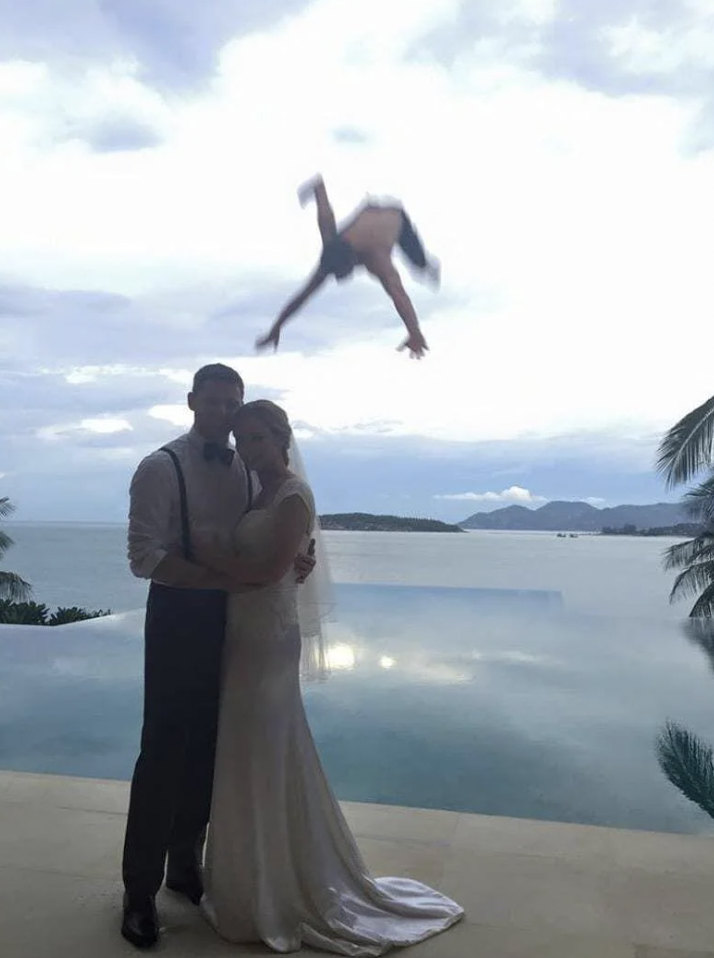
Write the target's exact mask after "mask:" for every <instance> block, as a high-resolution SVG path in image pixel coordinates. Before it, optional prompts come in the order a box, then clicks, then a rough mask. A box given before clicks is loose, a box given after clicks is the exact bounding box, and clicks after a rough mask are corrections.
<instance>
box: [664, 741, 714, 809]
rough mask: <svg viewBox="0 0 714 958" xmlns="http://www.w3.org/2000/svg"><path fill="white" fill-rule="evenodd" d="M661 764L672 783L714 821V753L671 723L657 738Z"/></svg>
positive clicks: (709, 747)
mask: <svg viewBox="0 0 714 958" xmlns="http://www.w3.org/2000/svg"><path fill="white" fill-rule="evenodd" d="M656 749H657V760H658V762H659V765H660V768H661V769H662V771H663V772H664V774H665V775H666V776H667V778H668V779H669V780H670V782H671V783H672V784H673V785H674V786H675V787H676V788H678V789H679V790H680V792H681V793H682V794H683V795H684V796H685V797H686V798H688V799H689V801H690V802H694V804H695V805H698V806H699V808H701V809H702V811H704V812H706V813H707V815H710V816H711V817H712V818H714V752H713V751H712V748H711V746H709V745H705V744H704V742H702V741H701V740H700V739H698V738H697V736H696V735H694V734H693V733H692V732H689V731H687V729H685V728H682V727H681V726H679V725H677V724H675V723H674V722H667V724H666V725H665V728H664V730H663V731H662V732H661V733H660V734H659V736H658V737H657V743H656Z"/></svg>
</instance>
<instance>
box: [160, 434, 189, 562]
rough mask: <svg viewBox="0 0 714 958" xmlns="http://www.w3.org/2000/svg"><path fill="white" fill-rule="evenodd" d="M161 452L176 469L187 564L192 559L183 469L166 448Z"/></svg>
mask: <svg viewBox="0 0 714 958" xmlns="http://www.w3.org/2000/svg"><path fill="white" fill-rule="evenodd" d="M161 450H162V452H167V453H168V454H169V455H170V456H171V459H172V460H173V464H174V468H175V469H176V478H177V479H178V488H179V502H180V506H181V542H182V543H183V557H184V559H185V560H186V561H187V562H191V561H192V559H193V549H192V548H191V532H190V530H189V525H188V504H187V502H186V480H185V479H184V476H183V469H182V468H181V463H180V462H179V461H178V456H177V455H176V453H175V452H174V451H173V449H169V447H168V446H162V447H161Z"/></svg>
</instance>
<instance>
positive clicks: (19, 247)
mask: <svg viewBox="0 0 714 958" xmlns="http://www.w3.org/2000/svg"><path fill="white" fill-rule="evenodd" d="M31 6H32V10H30V7H29V6H28V5H27V4H26V5H24V6H23V5H17V4H9V3H7V2H6V0H0V25H1V26H2V28H3V29H2V30H0V57H2V56H3V55H5V56H6V57H12V59H6V60H5V62H0V135H1V136H2V140H3V151H2V154H0V204H1V205H2V209H3V230H2V233H1V234H0V262H1V263H2V272H1V273H0V317H2V320H1V321H0V468H2V470H3V471H4V472H6V473H10V472H12V480H13V487H14V490H16V494H17V495H19V496H20V497H21V498H23V500H25V501H26V502H27V503H28V508H29V507H30V506H31V507H32V509H33V510H36V511H37V514H39V510H45V509H49V508H50V506H52V508H54V509H55V510H60V511H63V514H69V512H68V510H69V511H71V510H72V509H81V508H83V507H84V505H85V504H87V508H89V507H90V506H91V508H92V509H94V510H99V511H100V512H101V510H102V509H104V510H106V511H107V512H110V511H112V510H115V511H114V512H113V513H112V514H116V508H118V507H116V506H115V505H114V504H113V500H112V498H111V497H112V496H117V497H119V499H118V501H121V502H123V499H122V497H124V496H125V491H126V482H127V481H128V476H129V474H130V470H131V468H132V464H135V463H136V461H137V460H138V458H139V457H140V456H141V455H143V454H144V452H146V451H148V450H149V449H151V448H152V446H153V445H157V444H160V443H161V442H163V441H165V440H166V439H168V438H170V436H171V435H172V434H173V433H174V432H175V431H176V430H177V429H179V428H181V427H182V425H183V424H184V423H185V422H186V420H187V412H186V408H185V393H186V391H187V388H188V384H189V383H190V378H191V374H192V372H193V370H194V369H195V368H197V367H198V366H199V365H201V364H202V363H203V362H207V361H214V360H216V359H221V360H223V361H226V362H229V363H232V364H234V365H236V366H237V368H239V370H240V371H241V373H242V374H243V375H244V377H245V378H246V381H247V383H248V386H249V395H251V396H258V395H266V396H270V397H272V398H274V399H275V400H276V401H279V402H281V403H283V404H284V405H285V406H286V408H287V409H288V411H289V413H290V415H291V417H292V418H293V420H294V421H295V422H296V423H299V424H300V426H299V428H300V430H301V435H302V436H304V443H305V446H306V458H309V459H310V461H311V463H313V467H314V469H315V472H316V483H317V484H318V485H319V488H320V494H321V496H322V497H323V498H324V508H325V509H329V510H331V511H344V510H346V509H348V507H350V506H352V507H353V508H368V507H370V505H371V506H372V507H373V508H376V507H377V506H380V509H381V511H384V509H385V508H387V507H388V506H391V507H392V508H393V509H396V508H397V507H398V506H399V505H400V504H401V505H402V506H403V504H404V502H405V501H408V502H409V507H410V509H419V510H421V511H422V512H423V513H425V514H428V513H429V511H430V510H432V509H434V508H438V509H439V510H441V512H442V515H443V516H444V517H445V518H448V517H449V516H451V515H453V516H454V517H455V518H461V516H459V515H458V514H456V510H457V509H459V508H460V504H461V507H463V502H464V500H458V499H445V498H442V499H438V500H437V499H435V498H434V497H435V496H437V495H442V492H441V490H444V489H447V490H449V489H454V490H477V491H476V492H475V493H474V495H484V496H485V495H487V493H485V492H479V491H478V490H498V489H501V488H502V487H504V486H506V485H507V484H509V483H511V482H517V483H519V484H520V485H519V488H524V489H528V490H532V489H537V490H538V491H539V494H542V495H543V496H544V497H547V498H548V499H554V498H577V497H578V494H579V493H580V491H581V490H582V489H587V490H588V491H589V492H592V493H593V494H594V495H595V497H596V498H598V499H599V498H602V499H606V500H607V501H608V502H613V501H621V500H622V498H623V497H625V498H626V499H629V500H630V501H641V499H642V497H646V498H653V497H655V496H658V495H659V494H660V488H661V487H660V485H659V484H658V479H657V477H656V476H654V474H653V472H652V464H653V459H654V451H655V449H656V445H657V441H658V437H659V435H661V433H662V431H663V430H664V429H665V428H667V427H668V426H670V425H671V424H672V422H674V421H675V420H676V419H678V418H679V417H680V416H681V415H682V414H683V413H684V412H686V411H687V409H689V408H692V407H694V406H696V405H698V404H699V403H700V402H701V401H702V400H703V399H705V398H706V389H704V392H702V389H703V387H702V386H701V381H700V380H698V379H697V378H696V377H692V375H691V349H692V343H693V342H694V343H698V342H700V341H706V336H707V335H708V330H709V325H710V316H711V313H712V309H714V292H713V291H712V288H711V283H710V266H709V262H708V259H707V250H708V224H709V223H710V222H711V221H712V218H713V217H714V195H713V194H712V192H711V190H710V189H709V184H710V182H711V179H712V175H714V155H713V154H712V153H710V152H706V136H707V135H708V134H707V133H706V123H702V124H700V126H701V130H702V138H701V142H699V145H698V146H697V147H696V148H697V149H698V150H699V153H698V154H697V155H694V152H693V151H694V147H693V146H692V142H691V137H692V130H693V129H694V127H693V123H695V120H696V118H697V117H699V116H700V115H701V116H703V115H704V114H702V113H701V111H703V110H706V109H707V102H708V101H707V100H706V97H702V96H700V95H699V93H698V92H697V85H699V86H700V87H701V88H702V89H703V88H706V89H707V90H708V89H714V85H712V84H711V83H707V84H702V80H703V78H705V77H706V76H709V73H708V71H709V70H710V63H709V59H708V56H709V55H708V52H707V49H706V46H705V45H704V46H702V45H701V43H700V41H699V40H697V37H696V31H695V32H692V29H690V27H691V25H692V24H693V25H694V27H696V28H697V30H700V31H701V30H702V28H703V26H704V25H705V19H706V15H707V10H708V8H705V7H703V6H702V7H697V6H696V5H695V4H694V3H693V2H689V3H688V4H687V5H682V6H681V8H680V7H678V6H676V5H670V7H665V6H663V5H652V4H651V3H645V2H644V0H641V2H639V0H638V2H636V0H624V2H623V4H620V5H617V4H615V3H614V0H603V3H601V4H573V3H571V2H569V0H561V2H559V3H555V2H550V0H507V2H506V0H504V2H501V0H498V2H497V0H490V2H484V3H479V4H473V3H459V2H457V0H448V2H445V3H441V4H438V3H436V2H435V0H415V2H414V3H412V4H409V5H405V4H399V5H389V4H384V3H377V2H376V0H366V6H362V7H360V9H359V10H358V9H357V7H356V6H355V5H354V4H353V3H352V2H351V0H315V2H313V3H311V4H309V5H307V4H304V3H287V2H286V3H278V4H277V5H275V4H263V5H259V4H255V5H254V6H251V5H249V4H243V3H241V4H238V3H237V0H236V2H233V0H220V2H219V0H216V2H213V0H207V2H206V3H205V4H204V5H202V6H201V7H200V8H199V7H197V6H196V5H195V4H193V5H190V4H189V3H188V0H176V2H173V0H171V2H169V0H156V2H155V3H152V4H148V5H147V4H146V3H144V2H143V0H127V2H122V3H119V0H109V2H107V3H101V4H100V3H98V2H94V0H69V3H68V4H65V5H64V6H63V8H62V10H61V11H60V12H58V10H59V8H58V7H57V5H56V4H54V3H49V2H48V0H40V2H38V3H34V4H32V5H31ZM70 25H71V27H72V29H71V30H70ZM326 37H329V43H328V42H326V40H325V38H326ZM697 44H699V46H698V45H697ZM278 67H279V69H278ZM285 77H288V78H289V82H286V80H285ZM326 77H329V83H327V82H326V79H325V78H326ZM713 115H714V114H713ZM318 169H319V170H322V172H323V173H324V174H325V177H326V181H327V184H328V189H329V192H330V196H331V198H332V200H333V203H334V205H335V209H336V213H337V216H338V218H340V219H342V218H343V217H345V216H347V215H348V214H349V212H350V210H352V209H353V208H354V206H355V205H356V204H357V203H359V202H360V201H361V200H362V198H363V197H364V195H365V193H366V192H370V193H373V194H377V195H390V194H391V195H393V196H397V197H400V198H401V199H402V200H403V201H404V203H405V205H406V207H407V209H408V210H409V212H410V214H411V215H412V217H413V219H414V222H415V224H416V226H417V228H418V230H419V232H420V233H421V235H422V236H423V237H424V240H425V242H426V244H427V246H428V247H429V249H430V250H431V251H433V252H434V253H435V254H436V255H438V256H439V258H440V259H441V261H442V264H443V285H442V288H441V290H440V291H439V292H438V294H437V293H435V292H434V291H433V290H431V289H429V288H428V287H424V286H421V285H419V284H417V283H416V282H414V280H413V277H412V276H410V275H408V274H407V273H406V271H405V285H406V286H407V288H408V290H409V292H410V295H411V296H412V297H413V300H414V303H415V307H416V309H417V311H418V313H419V316H420V318H421V320H422V322H423V326H424V330H425V334H426V337H427V340H428V341H429V344H430V346H431V350H430V353H429V356H428V358H427V359H426V360H425V361H424V362H422V363H410V362H409V361H408V360H407V358H406V357H405V356H404V354H400V353H397V352H396V350H395V347H396V346H397V344H398V343H399V342H400V341H401V340H402V339H403V336H404V330H403V326H402V324H401V322H400V320H399V318H398V316H397V315H396V313H395V310H394V309H393V307H392V305H391V304H390V303H389V301H388V300H387V298H386V297H385V295H384V293H383V291H382V290H381V289H380V288H379V287H378V285H377V284H375V283H371V282H369V281H368V279H366V278H364V277H360V278H357V279H355V280H354V282H352V283H351V284H348V285H344V286H342V285H339V286H337V285H332V286H330V287H329V288H327V289H325V290H324V291H323V292H322V293H321V294H320V295H319V296H318V297H317V298H316V299H314V300H313V301H311V302H310V304H308V306H307V307H306V308H305V310H304V311H303V312H302V313H301V314H300V315H299V316H298V317H296V319H295V320H294V322H292V323H290V324H289V325H288V326H287V327H286V329H285V332H284V335H283V340H282V343H281V349H280V352H279V353H278V354H277V355H270V356H266V355H260V356H258V355H256V354H255V352H254V348H253V343H254V340H255V338H256V336H257V335H258V334H259V333H261V332H263V331H264V330H265V329H266V328H267V326H268V324H270V323H271V322H272V321H273V319H274V318H275V316H276V314H277V313H278V311H279V309H280V308H281V306H282V305H283V303H284V302H285V301H286V300H287V299H288V298H289V297H290V296H291V295H293V293H294V292H295V290H296V289H297V288H299V286H300V284H301V283H302V282H304V280H305V278H306V276H307V275H308V274H309V272H310V271H311V270H312V268H313V267H314V265H315V262H316V259H317V256H318V253H319V237H318V233H317V228H316V222H315V213H314V209H313V208H312V207H310V208H308V209H306V210H302V209H300V207H299V205H298V204H297V202H296V197H295V188H296V186H297V184H298V183H299V182H300V181H301V180H303V179H304V178H305V177H306V176H307V175H309V174H311V173H312V172H314V171H316V170H318ZM673 317H676V318H677V321H681V318H682V317H686V324H687V336H686V337H684V336H678V335H667V336H665V335H655V334H654V333H653V332H652V331H653V330H657V329H670V330H671V329H672V328H673V327H672V322H673ZM663 380H665V381H666V383H667V388H666V389H663V388H662V382H663ZM112 421H114V422H115V423H121V424H126V426H122V428H118V429H116V430H115V431H111V432H109V431H104V432H101V431H98V429H97V423H106V424H110V423H111V422H112ZM87 423H89V424H94V427H92V426H91V425H90V426H89V427H88V426H87ZM99 428H101V429H105V430H108V429H110V425H105V426H101V427H99ZM38 436H39V437H40V438H38ZM38 448H39V454H38ZM383 470H387V471H386V472H384V471H383ZM385 475H386V476H387V477H388V479H387V480H385V478H384V477H385ZM506 476H507V477H508V478H505V477H506ZM90 487H91V488H90ZM48 489H51V490H52V492H51V494H49V493H48V492H47V490H48ZM505 491H506V492H507V491H508V490H505ZM503 494H504V493H503V492H501V493H499V492H492V493H490V495H494V496H497V497H498V496H502V495H503ZM383 496H388V497H389V498H388V499H387V500H385V499H383V498H380V497H383ZM406 497H408V499H407V498H406ZM477 501H478V500H477ZM483 501H484V502H485V503H486V504H488V502H489V501H493V500H486V499H485V500H483ZM497 501H518V500H500V499H499V500H497ZM75 504H76V505H75ZM122 508H123V506H122ZM452 510H453V512H452ZM95 514H96V513H95Z"/></svg>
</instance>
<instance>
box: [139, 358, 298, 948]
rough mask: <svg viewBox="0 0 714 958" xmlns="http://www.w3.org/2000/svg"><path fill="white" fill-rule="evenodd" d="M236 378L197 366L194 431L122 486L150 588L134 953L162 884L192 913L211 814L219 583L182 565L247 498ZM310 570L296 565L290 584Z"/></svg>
mask: <svg viewBox="0 0 714 958" xmlns="http://www.w3.org/2000/svg"><path fill="white" fill-rule="evenodd" d="M243 393H244V387H243V381H242V379H241V377H240V376H239V375H238V373H237V372H236V371H235V370H234V369H231V368H230V367H229V366H224V365H223V364H222V363H213V364H211V365H209V366H203V367H202V368H201V369H199V370H198V372H197V373H196V374H195V376H194V379H193V387H192V389H191V392H190V393H189V394H188V406H189V409H191V411H192V412H193V426H192V428H191V429H190V431H189V432H188V433H186V435H184V436H181V437H179V438H178V439H175V440H174V441H173V442H170V443H168V444H167V445H166V446H163V447H162V448H161V449H158V450H157V451H156V452H153V453H151V454H150V455H149V456H147V457H146V458H145V459H144V460H142V462H141V463H140V464H139V467H138V468H137V470H136V472H135V473H134V477H133V479H132V482H131V489H130V509H129V539H128V552H129V563H130V566H131V571H132V572H133V573H134V575H136V576H138V577H140V578H145V579H150V580H151V585H150V588H149V596H148V600H147V605H146V622H145V631H144V638H145V653H144V723H143V728H142V733H141V750H140V754H139V758H138V761H137V763H136V767H135V770H134V776H133V779H132V783H131V797H130V800H129V815H128V820H127V826H126V837H125V842H124V857H123V865H122V872H123V879H124V887H125V890H126V891H125V895H124V907H123V920H122V927H121V932H122V935H123V936H124V938H126V939H127V941H130V942H131V943H132V944H133V945H135V946H136V947H137V948H149V947H151V946H152V945H154V944H156V942H157V941H158V939H159V922H158V916H157V913H156V906H155V903H154V899H155V896H156V893H157V892H158V890H159V888H160V887H161V883H162V881H163V879H164V868H165V865H166V860H167V854H168V868H167V874H166V885H167V887H168V888H170V889H172V890H173V891H175V892H179V893H181V894H184V895H186V896H187V897H188V898H189V899H190V900H191V901H192V902H194V904H198V903H199V901H200V899H201V896H202V894H203V882H202V876H201V859H202V850H203V843H204V840H205V836H206V828H207V824H208V818H209V814H210V808H211V791H212V785H213V764H214V756H215V745H216V732H217V725H218V700H219V691H220V669H221V651H222V647H223V637H224V633H225V622H226V600H227V584H226V582H225V581H224V580H223V579H222V578H221V576H219V575H217V574H216V573H214V572H212V571H211V570H209V569H207V568H205V567H203V566H201V565H199V564H198V563H196V562H195V561H194V558H193V548H192V546H193V542H192V533H193V535H194V536H195V535H201V536H202V537H206V536H210V537H213V538H215V537H219V539H220V538H222V539H223V540H224V542H227V541H228V540H229V537H230V535H231V532H232V530H233V529H234V528H235V526H236V524H237V522H238V520H239V519H240V517H241V516H242V515H244V513H245V512H247V511H248V509H249V508H250V505H251V501H252V478H251V475H250V473H249V472H248V471H247V470H246V468H245V466H244V464H243V462H242V461H241V459H240V457H239V456H238V455H237V454H236V453H235V450H234V449H233V448H232V447H231V446H229V444H228V438H229V434H230V424H231V420H232V417H233V415H234V413H235V412H236V410H237V409H238V408H239V407H240V406H241V405H242V404H243ZM314 564H315V562H314V559H312V558H310V557H309V556H298V559H297V560H296V563H295V571H296V575H297V579H298V581H299V582H301V581H304V580H305V578H306V577H307V576H308V575H309V574H310V572H311V571H312V568H313V566H314Z"/></svg>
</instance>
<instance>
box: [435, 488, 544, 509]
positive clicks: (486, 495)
mask: <svg viewBox="0 0 714 958" xmlns="http://www.w3.org/2000/svg"><path fill="white" fill-rule="evenodd" d="M434 498H435V499H450V500H453V501H461V502H487V503H489V504H493V503H498V504H502V503H511V504H513V503H516V504H517V505H522V506H530V505H539V504H542V503H544V502H547V501H548V500H547V499H546V498H545V496H535V495H533V493H532V492H530V490H528V489H524V488H523V487H522V486H511V487H510V488H508V489H504V490H503V491H502V492H455V493H447V494H443V493H442V494H440V495H436V496H434Z"/></svg>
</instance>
